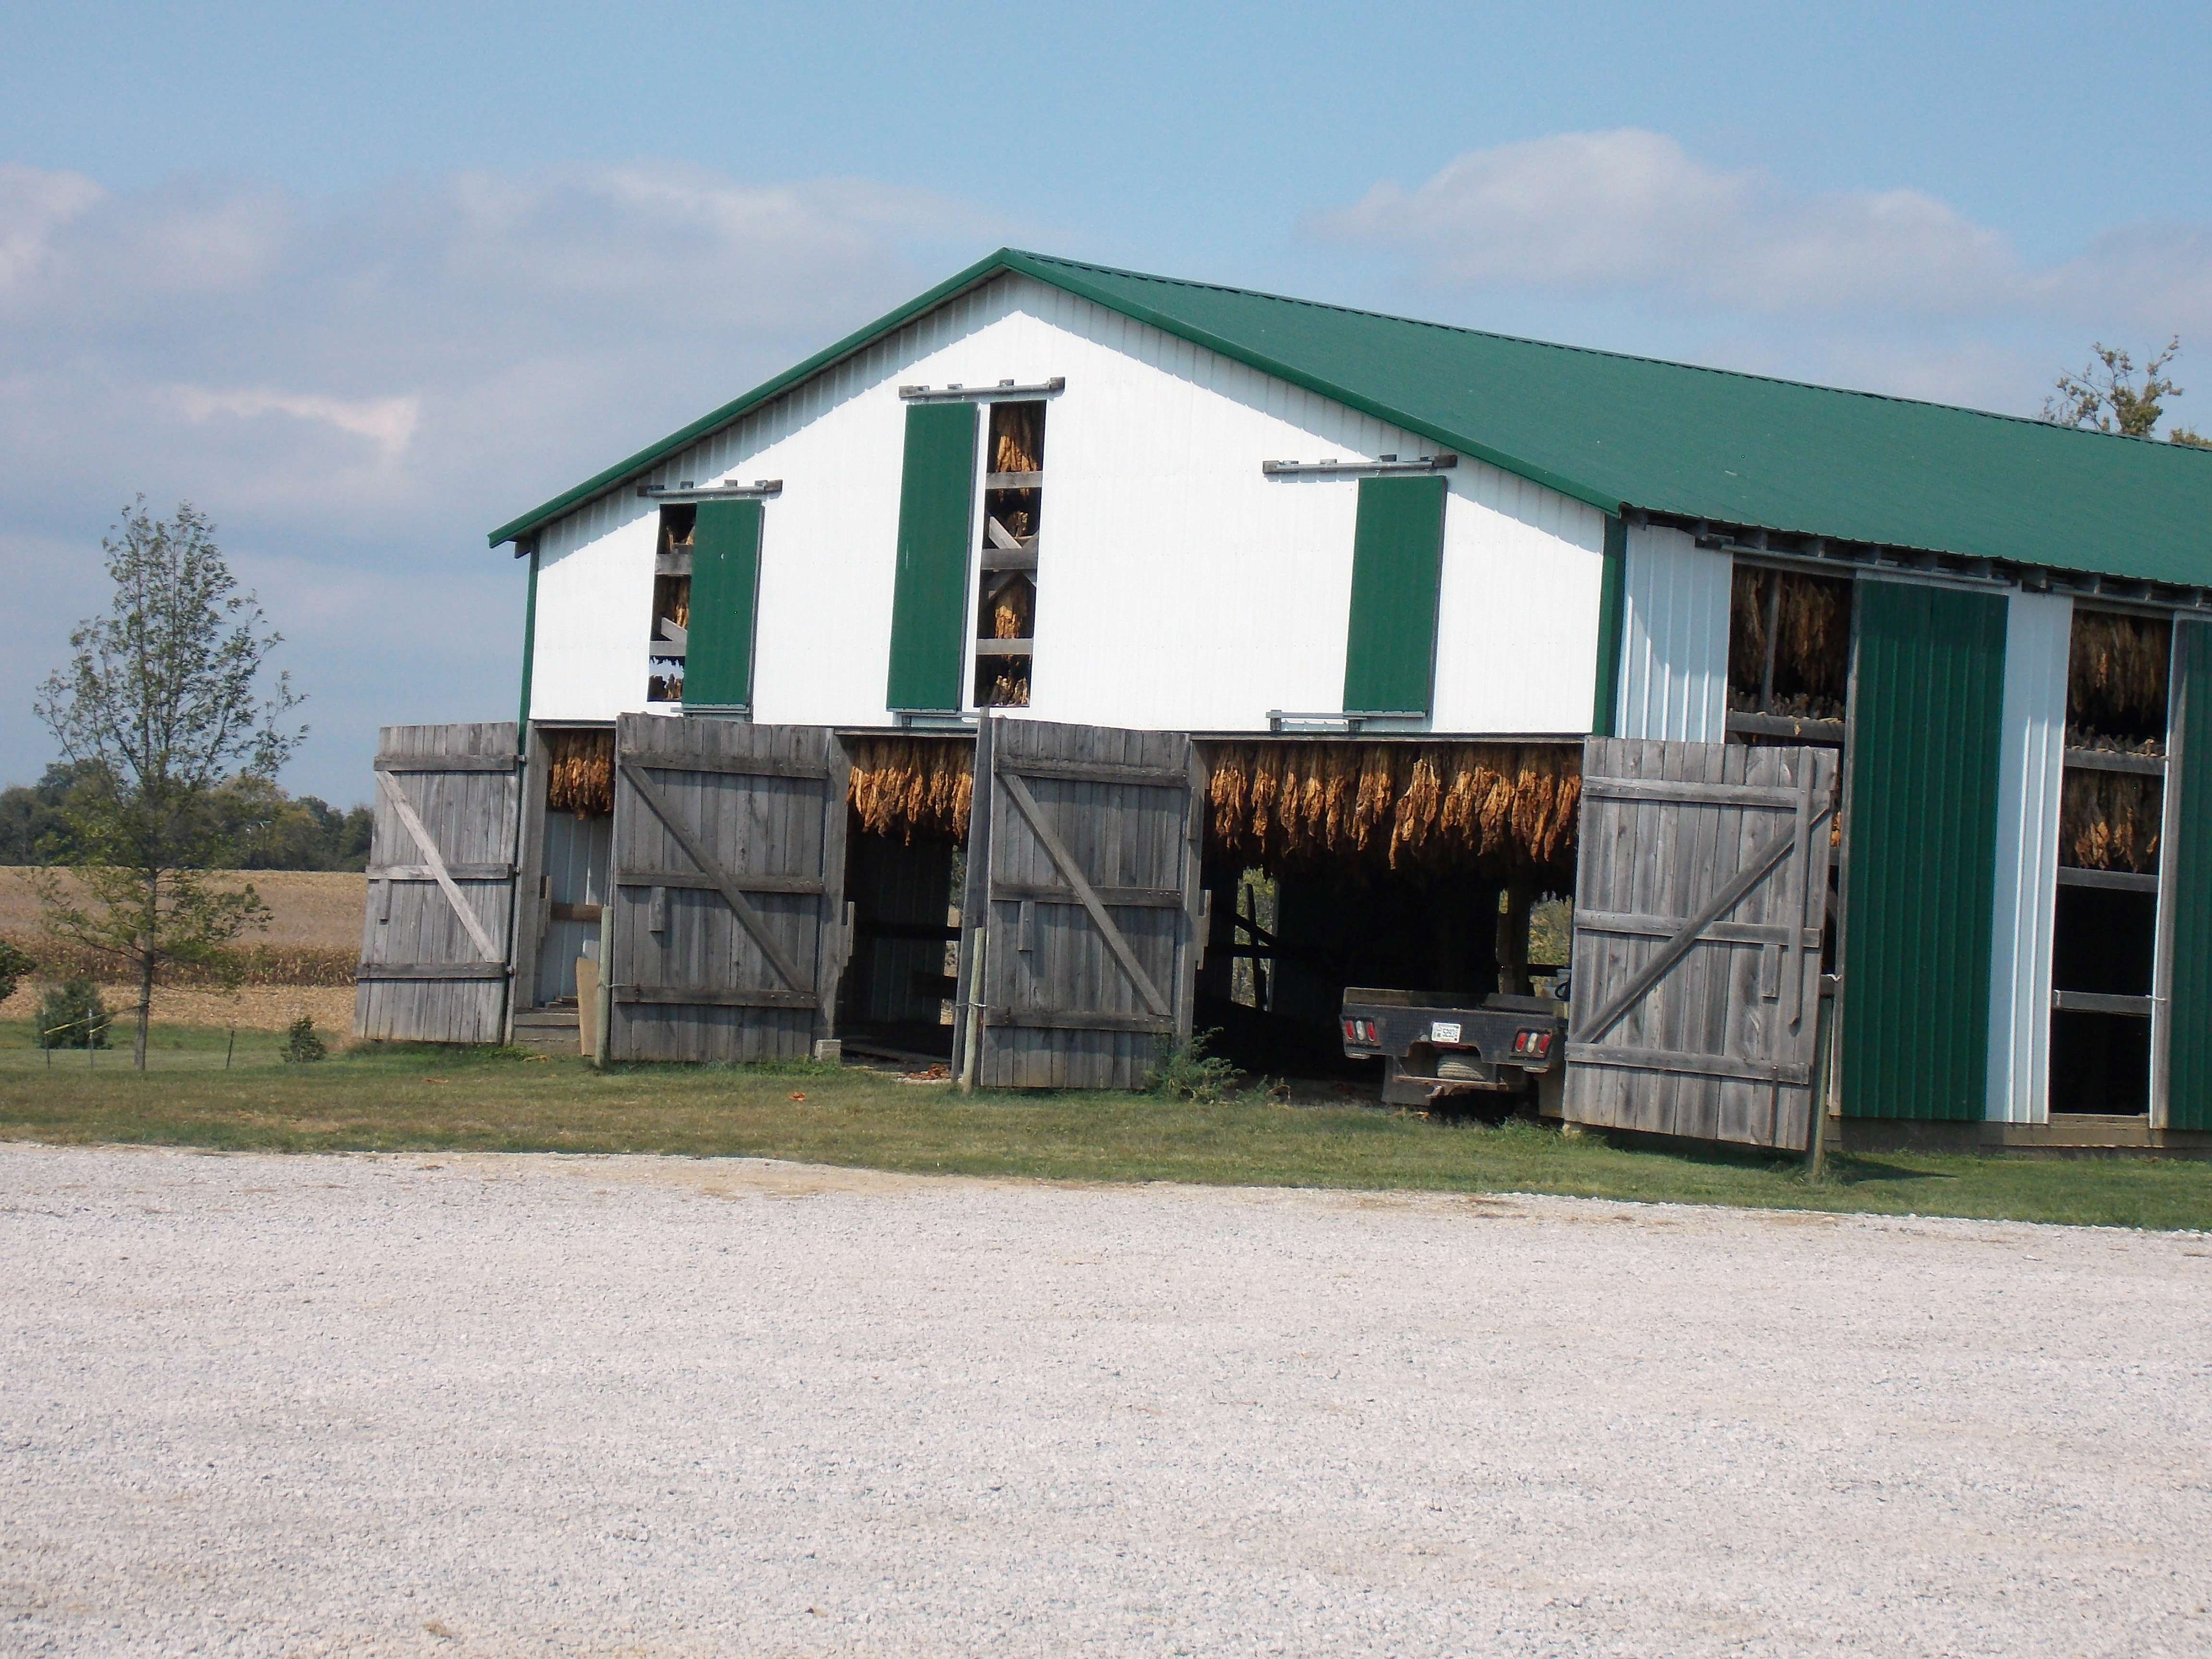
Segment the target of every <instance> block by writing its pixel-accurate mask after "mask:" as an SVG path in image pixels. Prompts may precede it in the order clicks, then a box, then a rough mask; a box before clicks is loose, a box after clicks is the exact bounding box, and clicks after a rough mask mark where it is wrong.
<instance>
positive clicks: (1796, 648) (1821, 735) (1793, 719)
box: [1728, 559, 1852, 974]
mask: <svg viewBox="0 0 2212 1659" xmlns="http://www.w3.org/2000/svg"><path fill="white" fill-rule="evenodd" d="M1851 604H1852V592H1851V584H1850V580H1849V579H1848V578H1845V577H1839V576H1827V575H1822V574H1820V573H1818V572H1816V571H1810V570H1794V569H1785V568H1781V567H1779V566H1774V565H1763V564H1755V563H1753V562H1750V561H1748V560H1745V559H1738V560H1737V561H1736V562H1735V572H1734V574H1733V576H1732V577H1731V579H1730V583H1729V656H1728V740H1729V742H1730V743H1741V744H1790V745H1807V746H1812V747H1818V748H1827V749H1833V750H1837V751H1838V759H1837V764H1836V782H1835V792H1836V798H1835V800H1834V802H1833V803H1832V804H1833V805H1834V806H1835V808H1836V809H1837V810H1835V811H1832V813H1831V814H1830V816H1829V819H1828V844H1829V847H1830V849H1831V854H1832V853H1833V849H1835V848H1839V847H1841V846H1842V845H1843V837H1844V821H1843V812H1842V811H1841V807H1842V797H1843V787H1844V770H1845V768H1844V761H1843V758H1842V751H1843V750H1844V747H1845V744H1844V736H1845V734H1846V732H1848V731H1849V730H1850V727H1849V725H1848V723H1847V716H1848V714H1849V712H1850V710H1849V708H1848V703H1849V700H1850V682H1851ZM1842 883H1843V861H1842V860H1840V859H1838V858H1836V857H1834V856H1832V855H1831V857H1830V859H1829V861H1828V896H1827V903H1826V909H1825V913H1824V916H1823V921H1822V925H1821V934H1820V971H1821V972H1822V973H1824V974H1832V973H1833V972H1835V971H1836V949H1837V945H1838V929H1837V927H1836V921H1837V918H1838V916H1839V915H1841V914H1842Z"/></svg>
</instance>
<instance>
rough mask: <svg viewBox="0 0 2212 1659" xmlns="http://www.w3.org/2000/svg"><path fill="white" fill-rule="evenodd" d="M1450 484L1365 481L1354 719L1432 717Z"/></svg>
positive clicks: (1348, 709)
mask: <svg viewBox="0 0 2212 1659" xmlns="http://www.w3.org/2000/svg"><path fill="white" fill-rule="evenodd" d="M1443 556H1444V481H1443V479H1442V478H1440V477H1423V478H1362V479H1361V480H1360V481H1359V520H1358V528H1357V529H1356V530H1355V531H1354V532H1353V535H1352V619H1351V623H1350V626H1349V628H1348V629H1347V631H1346V635H1345V651H1344V710H1345V713H1346V714H1427V713H1428V712H1429V710H1430V703H1431V699H1432V696H1433V693H1434V691H1435V688H1436V680H1437V587H1438V586H1439V585H1440V583H1441V582H1442V581H1443Z"/></svg>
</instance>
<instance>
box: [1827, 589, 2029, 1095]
mask: <svg viewBox="0 0 2212 1659" xmlns="http://www.w3.org/2000/svg"><path fill="white" fill-rule="evenodd" d="M2004 651H2005V600H2004V598H2003V596H2002V595H2001V594H1993V593H1969V592H1960V591H1958V590H1955V589H1951V588H1942V587H1932V586H1917V585H1914V584H1911V583H1906V582H1893V581H1871V580H1867V581H1861V582H1860V583H1859V584H1858V652H1857V670H1856V678H1855V682H1854V690H1853V702H1852V714H1851V718H1852V728H1851V750H1850V769H1851V781H1850V789H1851V795H1850V826H1849V829H1848V832H1847V833H1848V845H1847V848H1846V852H1845V856H1846V857H1847V858H1848V860H1850V891H1849V893H1848V894H1847V895H1846V896H1845V900H1846V902H1847V903H1848V905H1849V907H1850V909H1849V913H1848V914H1847V915H1846V916H1845V917H1844V987H1843V989H1844V1030H1843V1045H1844V1051H1843V1066H1844V1075H1843V1097H1844V1111H1845V1112H1846V1113H1848V1114H1849V1115H1851V1116H1853V1117H1885V1118H1915V1119H1922V1120H1951V1121H1972V1120H1978V1119H1979V1118H1980V1117H1982V1116H1983V1115H1984V1112H1985V1111H1986V1109H1987V1101H1986V1099H1985V1093H1986V1084H1987V1078H1988V1074H1989V1024H1990V926H1991V917H1992V913H1993V910H1994V908H1995V895H1996V834H1997V757H1998V746H1999V741H2000V738H2001V736H2002V723H2003V714H2004Z"/></svg>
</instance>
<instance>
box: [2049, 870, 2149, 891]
mask: <svg viewBox="0 0 2212 1659" xmlns="http://www.w3.org/2000/svg"><path fill="white" fill-rule="evenodd" d="M2058 884H2059V885H2060V886H2061V887H2105V888H2110V889H2112V890H2114V891H2117V892H2123V893H2155V892H2156V891H2158V873H2157V872H2155V871H2149V872H2138V871H2134V870H2084V869H2082V868H2081V867H2080V866H2076V865H2071V864H2062V865H2060V866H2058Z"/></svg>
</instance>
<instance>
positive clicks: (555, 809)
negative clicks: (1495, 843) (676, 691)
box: [535, 727, 615, 1007]
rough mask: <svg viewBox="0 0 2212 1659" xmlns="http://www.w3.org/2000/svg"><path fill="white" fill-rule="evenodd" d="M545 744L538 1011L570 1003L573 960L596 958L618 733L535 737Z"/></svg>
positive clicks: (609, 862) (608, 864) (610, 846)
mask: <svg viewBox="0 0 2212 1659" xmlns="http://www.w3.org/2000/svg"><path fill="white" fill-rule="evenodd" d="M537 739H538V742H540V743H542V744H544V745H545V831H544V846H543V848H542V856H543V858H544V865H543V867H542V873H541V874H540V876H539V878H538V916H539V919H540V922H541V925H542V929H543V931H542V933H540V935H539V944H538V983H537V986H536V987H535V988H536V1000H537V1003H538V1006H541V1007H544V1006H560V1005H563V1004H573V1003H574V1000H575V998H576V962H577V959H578V958H579V957H586V958H590V959H592V960H593V961H596V960H597V959H598V957H599V913H600V907H601V906H602V905H604V904H605V902H606V895H607V875H608V872H609V871H610V870H611V868H612V867H613V863H614V822H615V820H614V811H615V734H614V733H613V732H611V731H609V730H606V729H605V728H604V727H602V728H599V729H597V730H591V729H584V730H573V731H571V730H553V731H548V730H545V729H544V728H543V727H540V728H538V732H537Z"/></svg>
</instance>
